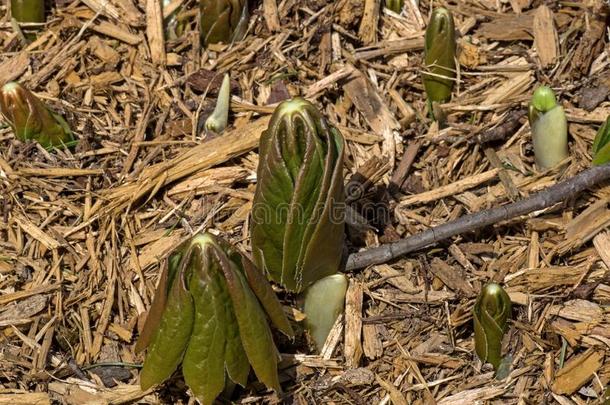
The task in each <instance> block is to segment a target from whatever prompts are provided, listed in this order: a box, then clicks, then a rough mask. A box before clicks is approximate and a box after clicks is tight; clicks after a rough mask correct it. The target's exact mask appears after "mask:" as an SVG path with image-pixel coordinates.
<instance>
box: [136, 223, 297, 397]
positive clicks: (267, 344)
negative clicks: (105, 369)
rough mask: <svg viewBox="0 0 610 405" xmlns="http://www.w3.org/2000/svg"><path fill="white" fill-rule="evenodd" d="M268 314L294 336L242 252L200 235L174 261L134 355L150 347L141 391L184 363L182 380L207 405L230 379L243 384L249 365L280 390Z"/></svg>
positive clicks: (167, 272)
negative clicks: (227, 379)
mask: <svg viewBox="0 0 610 405" xmlns="http://www.w3.org/2000/svg"><path fill="white" fill-rule="evenodd" d="M266 315H268V316H269V318H270V319H271V321H272V322H273V323H274V324H276V326H277V327H278V328H279V329H280V330H281V331H282V332H284V333H286V334H287V335H289V336H292V335H293V332H292V328H291V326H290V324H289V322H288V320H287V319H286V317H285V315H284V312H283V310H282V307H281V305H280V303H279V302H278V301H277V298H276V297H275V295H274V293H273V290H272V289H271V286H270V285H269V283H268V282H267V281H266V280H265V278H264V277H263V276H262V275H261V274H260V273H259V272H258V270H257V269H256V268H254V265H253V264H252V263H251V262H250V261H249V260H248V259H247V258H246V257H245V256H243V255H242V254H241V253H240V252H239V251H237V250H236V249H235V248H233V247H232V246H231V245H229V244H228V243H226V242H224V241H223V240H221V239H219V238H216V237H214V236H213V235H211V234H208V233H205V234H198V235H196V236H194V237H193V238H192V239H190V240H189V241H187V242H185V243H184V244H182V245H181V246H179V247H178V248H177V249H176V250H175V252H174V253H173V254H172V255H171V256H170V258H169V260H168V265H167V267H166V268H165V270H164V272H163V274H162V275H161V279H160V282H159V286H158V289H157V292H156V295H155V299H154V300H153V304H152V307H151V310H150V312H149V315H148V317H147V319H146V324H145V325H144V329H143V331H142V333H141V334H140V339H139V341H138V343H137V345H136V350H143V349H144V348H146V347H148V353H147V355H146V360H145V361H144V367H143V369H142V373H141V375H140V385H141V387H142V389H148V388H150V387H151V386H153V385H156V384H160V383H161V382H163V381H164V380H165V379H167V378H168V377H169V376H171V374H172V373H173V372H174V371H175V370H176V368H177V367H178V365H179V364H180V363H182V372H183V375H184V379H185V382H186V383H187V385H188V386H189V387H190V388H191V390H192V391H193V393H194V394H195V396H196V397H197V398H198V399H199V400H200V401H201V402H202V403H203V404H212V403H213V402H214V400H215V398H216V397H217V396H218V395H219V394H220V393H221V392H222V391H223V389H224V387H225V383H226V376H228V377H229V378H230V379H231V381H233V382H235V383H237V384H240V385H242V386H245V384H246V382H247V378H248V374H249V371H250V366H252V368H253V369H254V372H255V374H256V376H257V377H258V379H259V380H260V381H262V382H263V383H264V384H265V385H267V386H268V387H270V388H273V389H276V390H279V388H280V387H279V380H278V376H277V363H278V357H279V354H278V352H277V349H276V347H275V344H274V343H273V339H272V335H271V330H270V329H269V325H268V321H267V319H266Z"/></svg>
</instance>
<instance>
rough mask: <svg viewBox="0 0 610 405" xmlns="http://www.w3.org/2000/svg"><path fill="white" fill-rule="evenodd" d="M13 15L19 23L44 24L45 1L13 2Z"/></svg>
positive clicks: (15, 0)
mask: <svg viewBox="0 0 610 405" xmlns="http://www.w3.org/2000/svg"><path fill="white" fill-rule="evenodd" d="M11 14H12V16H13V18H14V19H15V20H17V21H19V22H31V23H43V22H44V21H45V18H44V0H11Z"/></svg>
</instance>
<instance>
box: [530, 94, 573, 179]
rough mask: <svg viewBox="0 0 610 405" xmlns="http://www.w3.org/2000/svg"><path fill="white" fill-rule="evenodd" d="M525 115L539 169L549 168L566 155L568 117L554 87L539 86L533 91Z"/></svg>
mask: <svg viewBox="0 0 610 405" xmlns="http://www.w3.org/2000/svg"><path fill="white" fill-rule="evenodd" d="M528 117H529V123H530V127H531V130H532V143H533V145H534V158H535V161H536V167H537V168H538V170H546V169H549V168H551V167H553V166H555V165H556V164H558V163H559V162H561V161H562V160H564V159H565V158H567V157H568V121H567V119H566V115H565V113H564V111H563V107H562V106H560V105H559V104H558V103H557V100H556V99H555V93H554V92H553V90H551V89H550V88H549V87H547V86H540V87H538V88H537V89H536V91H534V95H533V96H532V100H531V102H530V105H529V111H528Z"/></svg>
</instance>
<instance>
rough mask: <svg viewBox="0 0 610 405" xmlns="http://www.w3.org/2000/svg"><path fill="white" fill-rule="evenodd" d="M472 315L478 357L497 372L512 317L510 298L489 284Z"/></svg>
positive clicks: (482, 292) (485, 287) (500, 289)
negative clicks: (504, 339)
mask: <svg viewBox="0 0 610 405" xmlns="http://www.w3.org/2000/svg"><path fill="white" fill-rule="evenodd" d="M472 315H473V321H474V347H475V351H476V353H477V356H479V359H481V361H482V362H483V363H490V364H491V365H492V366H493V367H494V369H496V370H497V369H498V367H499V366H500V363H501V362H502V338H503V336H504V333H505V332H506V329H507V326H508V320H509V319H510V316H511V302H510V297H509V296H508V294H507V293H506V291H504V289H503V288H502V287H501V286H500V285H498V284H496V283H489V284H487V285H485V286H484V287H483V289H482V290H481V293H480V294H479V296H478V298H477V301H476V303H475V304H474V308H473V310H472Z"/></svg>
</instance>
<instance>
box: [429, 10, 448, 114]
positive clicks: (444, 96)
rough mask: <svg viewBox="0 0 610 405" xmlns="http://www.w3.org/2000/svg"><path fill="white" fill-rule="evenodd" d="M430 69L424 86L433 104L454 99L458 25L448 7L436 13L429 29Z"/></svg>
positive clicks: (434, 12)
mask: <svg viewBox="0 0 610 405" xmlns="http://www.w3.org/2000/svg"><path fill="white" fill-rule="evenodd" d="M424 59H425V63H426V70H425V71H424V72H423V80H424V87H425V89H426V94H427V95H428V101H429V102H430V104H432V103H434V102H437V103H443V102H446V101H448V100H449V99H450V98H451V89H452V88H453V79H454V78H455V76H456V70H455V25H454V22H453V15H452V14H451V12H450V11H449V10H447V9H446V8H442V7H440V8H437V9H435V10H434V11H433V12H432V16H431V17H430V23H429V24H428V28H426V38H425V43H424Z"/></svg>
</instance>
